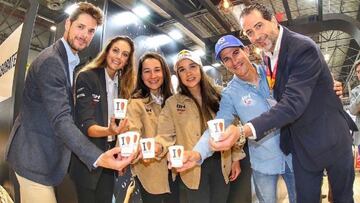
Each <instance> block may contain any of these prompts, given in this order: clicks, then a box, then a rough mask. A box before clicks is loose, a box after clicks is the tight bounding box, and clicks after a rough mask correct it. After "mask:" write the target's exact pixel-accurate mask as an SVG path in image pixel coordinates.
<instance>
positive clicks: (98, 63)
mask: <svg viewBox="0 0 360 203" xmlns="http://www.w3.org/2000/svg"><path fill="white" fill-rule="evenodd" d="M120 40H123V41H126V42H127V43H128V44H129V45H130V48H131V50H130V55H129V60H128V63H127V64H126V65H125V67H124V68H123V70H121V72H119V73H121V74H119V84H120V85H119V90H118V95H119V97H121V98H124V99H129V98H130V96H131V93H132V91H133V89H134V86H135V67H134V64H135V62H134V52H135V47H134V42H133V41H132V40H131V39H130V38H129V37H127V36H117V37H114V38H113V39H111V40H110V42H109V43H108V44H107V45H106V47H105V48H104V49H103V50H102V51H101V52H100V53H99V54H98V55H97V56H96V58H95V59H94V60H92V61H90V63H88V64H87V65H86V66H85V67H84V68H82V69H81V71H80V72H82V71H86V70H91V69H95V68H105V67H106V66H107V64H106V57H107V55H108V53H109V51H110V49H111V47H112V45H113V44H114V43H116V42H117V41H120Z"/></svg>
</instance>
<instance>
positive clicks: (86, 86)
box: [69, 68, 112, 190]
mask: <svg viewBox="0 0 360 203" xmlns="http://www.w3.org/2000/svg"><path fill="white" fill-rule="evenodd" d="M75 89H76V94H75V96H76V104H75V123H76V125H77V126H78V127H79V128H80V130H81V131H82V132H83V133H84V135H88V129H89V127H90V126H92V125H100V126H108V104H107V91H106V80H105V69H104V68H96V69H92V70H87V71H84V72H80V73H79V76H78V77H77V79H76V88H75ZM87 138H88V139H89V140H90V141H91V142H92V143H94V144H95V145H96V146H97V147H98V148H100V149H102V150H103V151H106V150H107V149H106V146H107V137H100V138H93V137H89V136H87ZM102 170H103V168H101V167H99V168H97V169H96V170H93V171H89V170H88V168H87V167H86V165H85V164H84V163H82V162H81V161H80V160H79V158H78V157H77V156H74V155H73V156H72V158H71V164H70V171H69V172H70V176H71V178H72V179H73V180H74V181H75V182H76V184H78V185H81V186H83V187H85V188H89V189H93V190H94V189H95V188H96V185H97V183H98V181H99V178H100V175H101V172H102ZM109 186H111V187H112V184H111V183H109Z"/></svg>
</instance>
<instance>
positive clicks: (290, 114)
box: [210, 4, 357, 203]
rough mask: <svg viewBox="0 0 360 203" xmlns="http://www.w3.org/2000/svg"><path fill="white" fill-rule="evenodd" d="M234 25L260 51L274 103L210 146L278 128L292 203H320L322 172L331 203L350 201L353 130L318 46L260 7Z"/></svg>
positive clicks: (248, 11) (248, 9) (224, 146)
mask: <svg viewBox="0 0 360 203" xmlns="http://www.w3.org/2000/svg"><path fill="white" fill-rule="evenodd" d="M240 24H241V26H242V28H243V31H244V34H245V35H246V36H247V37H248V38H249V40H250V41H251V42H252V43H253V44H254V45H255V46H257V47H259V48H261V49H262V50H263V51H264V55H265V57H264V58H265V64H267V66H268V67H267V79H268V84H269V88H270V89H271V91H272V92H273V96H274V98H275V99H276V101H277V104H276V105H275V106H273V107H272V108H271V109H270V110H269V111H268V112H266V113H263V114H262V115H260V116H259V117H257V118H254V119H253V120H251V121H249V123H247V124H245V125H244V126H242V127H235V126H230V127H229V128H228V129H227V130H226V132H225V133H224V135H223V137H224V139H223V141H220V142H213V141H210V142H211V143H210V144H211V146H212V148H213V149H214V150H217V151H218V150H225V149H228V148H229V147H230V146H232V145H233V144H234V143H235V142H236V141H237V140H238V139H239V138H240V137H243V136H245V137H248V138H249V139H256V140H261V139H262V138H264V137H265V135H266V134H268V133H269V132H270V131H272V130H274V129H278V128H281V138H280V147H281V149H282V150H283V151H284V153H286V154H288V153H292V154H293V168H294V174H295V182H296V193H297V201H298V202H299V203H302V202H304V203H318V202H320V195H321V183H322V177H323V171H324V169H326V170H327V173H328V176H329V181H330V183H331V189H332V192H333V197H334V202H344V203H345V202H353V201H354V200H353V191H352V186H353V182H354V168H353V157H352V148H351V142H352V141H351V140H352V138H351V134H350V130H357V128H356V125H355V123H354V122H353V121H352V120H351V118H350V117H349V116H348V115H347V113H346V112H345V111H344V110H343V107H342V104H341V101H340V99H339V98H338V96H337V95H336V94H335V93H334V91H333V79H332V76H331V74H330V71H329V68H328V66H327V64H326V61H325V60H324V57H323V55H322V54H321V51H320V49H319V47H318V46H317V45H316V44H315V43H314V42H313V41H312V40H311V39H310V38H308V37H306V36H303V35H300V34H298V33H295V32H292V31H290V30H288V29H286V28H285V27H282V26H280V25H279V24H278V23H277V21H276V19H275V18H274V16H273V15H272V13H271V12H270V11H269V10H268V9H267V8H266V7H264V6H263V5H261V4H253V5H250V6H248V7H246V8H245V9H244V10H243V11H242V13H241V15H240Z"/></svg>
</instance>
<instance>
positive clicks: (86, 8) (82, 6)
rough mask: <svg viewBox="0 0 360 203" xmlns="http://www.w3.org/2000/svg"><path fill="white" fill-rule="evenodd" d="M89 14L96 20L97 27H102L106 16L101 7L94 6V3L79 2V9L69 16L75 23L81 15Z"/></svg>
mask: <svg viewBox="0 0 360 203" xmlns="http://www.w3.org/2000/svg"><path fill="white" fill-rule="evenodd" d="M83 13H85V14H88V15H90V16H91V17H93V18H94V19H95V20H96V23H97V25H98V26H99V25H102V23H103V18H104V14H103V12H102V10H101V9H100V8H99V7H96V6H94V5H93V4H92V3H88V2H79V3H77V8H76V9H75V11H74V12H72V13H71V14H70V16H69V19H70V21H71V22H74V21H75V20H77V19H78V17H79V15H80V14H83Z"/></svg>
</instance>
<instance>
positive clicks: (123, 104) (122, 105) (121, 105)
mask: <svg viewBox="0 0 360 203" xmlns="http://www.w3.org/2000/svg"><path fill="white" fill-rule="evenodd" d="M120 107H121V110H122V111H123V110H124V107H125V103H124V102H121V103H120Z"/></svg>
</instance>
